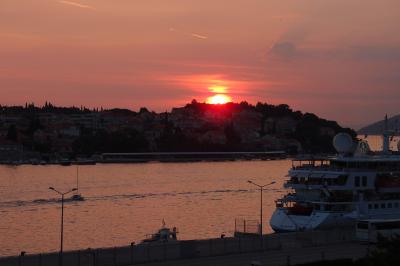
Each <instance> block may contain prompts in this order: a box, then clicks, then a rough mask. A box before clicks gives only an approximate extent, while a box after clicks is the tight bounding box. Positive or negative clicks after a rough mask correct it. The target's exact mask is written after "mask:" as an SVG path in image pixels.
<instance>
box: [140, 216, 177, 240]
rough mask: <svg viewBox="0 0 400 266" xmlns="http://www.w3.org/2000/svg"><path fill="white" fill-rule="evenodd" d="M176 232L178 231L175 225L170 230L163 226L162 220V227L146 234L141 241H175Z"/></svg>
mask: <svg viewBox="0 0 400 266" xmlns="http://www.w3.org/2000/svg"><path fill="white" fill-rule="evenodd" d="M177 234H178V231H177V229H176V227H174V228H172V230H171V229H170V228H168V227H165V222H164V220H163V225H162V227H161V228H160V229H159V230H158V231H157V232H156V233H154V234H151V235H149V236H147V238H146V239H144V240H143V241H142V243H153V242H170V241H177V237H176V235H177Z"/></svg>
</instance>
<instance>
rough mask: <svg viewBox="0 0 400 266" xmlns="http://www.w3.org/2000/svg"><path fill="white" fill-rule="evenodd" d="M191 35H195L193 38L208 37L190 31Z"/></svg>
mask: <svg viewBox="0 0 400 266" xmlns="http://www.w3.org/2000/svg"><path fill="white" fill-rule="evenodd" d="M190 35H191V36H192V37H195V38H198V39H203V40H204V39H208V37H207V36H204V35H200V34H196V33H192V34H190Z"/></svg>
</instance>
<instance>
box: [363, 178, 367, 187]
mask: <svg viewBox="0 0 400 266" xmlns="http://www.w3.org/2000/svg"><path fill="white" fill-rule="evenodd" d="M362 185H363V187H366V186H367V177H366V176H363V177H362Z"/></svg>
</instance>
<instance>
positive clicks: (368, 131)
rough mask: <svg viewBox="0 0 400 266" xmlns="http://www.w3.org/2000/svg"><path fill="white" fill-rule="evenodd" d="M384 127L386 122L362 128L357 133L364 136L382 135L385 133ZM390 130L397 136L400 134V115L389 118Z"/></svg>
mask: <svg viewBox="0 0 400 266" xmlns="http://www.w3.org/2000/svg"><path fill="white" fill-rule="evenodd" d="M384 127H385V126H384V120H381V121H377V122H375V123H372V124H370V125H368V126H365V127H363V128H361V129H360V130H358V132H357V133H358V134H362V135H380V134H382V133H383V129H384ZM388 128H389V130H391V131H394V132H396V134H399V133H400V115H396V116H393V117H391V118H388Z"/></svg>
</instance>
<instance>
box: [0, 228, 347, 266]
mask: <svg viewBox="0 0 400 266" xmlns="http://www.w3.org/2000/svg"><path fill="white" fill-rule="evenodd" d="M354 240H355V234H354V231H343V230H340V231H310V232H298V233H288V234H271V235H265V236H264V237H263V239H262V241H261V239H260V237H258V236H254V237H242V238H223V239H221V238H216V239H207V240H186V241H177V242H169V243H148V244H139V245H132V246H126V247H116V248H101V249H88V250H79V251H68V252H65V253H64V254H63V266H124V265H133V264H138V263H145V262H155V261H167V260H178V259H185V258H194V257H210V256H220V255H228V254H238V253H246V252H254V251H260V250H279V249H286V248H300V247H313V246H315V247H318V246H323V245H327V244H333V243H346V242H351V241H354ZM58 264H59V254H58V253H49V254H35V255H30V254H29V255H24V256H18V257H5V258H0V266H55V265H58Z"/></svg>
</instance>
